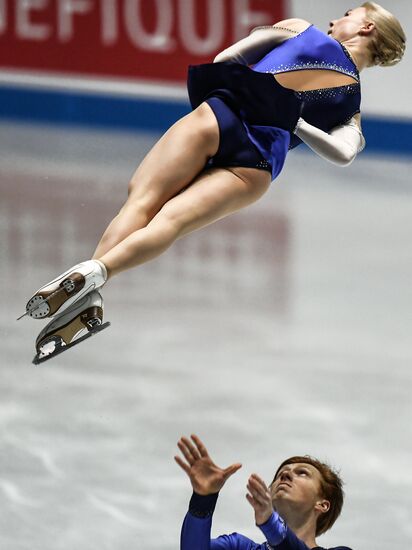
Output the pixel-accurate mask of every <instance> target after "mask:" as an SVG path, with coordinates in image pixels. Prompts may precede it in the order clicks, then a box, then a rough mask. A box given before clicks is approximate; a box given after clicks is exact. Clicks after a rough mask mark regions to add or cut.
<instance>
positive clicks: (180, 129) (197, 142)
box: [93, 103, 219, 258]
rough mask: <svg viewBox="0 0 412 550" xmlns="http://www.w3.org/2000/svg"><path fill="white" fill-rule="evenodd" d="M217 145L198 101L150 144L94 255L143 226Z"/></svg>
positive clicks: (207, 111) (210, 116) (210, 118)
mask: <svg viewBox="0 0 412 550" xmlns="http://www.w3.org/2000/svg"><path fill="white" fill-rule="evenodd" d="M218 146H219V127H218V124H217V120H216V117H215V115H214V113H213V111H212V109H211V108H210V107H209V105H207V103H202V105H200V106H199V107H198V108H197V109H195V110H194V111H193V112H192V113H190V114H188V115H186V116H185V117H183V118H182V119H180V120H179V121H178V122H176V123H175V124H174V125H173V126H172V127H171V128H170V129H169V130H168V131H167V132H166V133H165V134H164V136H163V137H162V138H161V139H160V140H159V141H158V142H157V143H156V144H155V145H154V147H153V148H152V149H151V151H149V153H148V154H147V155H146V157H145V158H144V159H143V161H142V163H141V164H140V166H139V167H138V168H137V170H136V172H135V173H134V175H133V177H132V179H131V181H130V183H129V197H128V199H127V201H126V203H125V205H124V206H123V207H122V209H121V210H120V212H119V214H118V215H117V216H116V217H115V218H114V220H113V221H112V222H111V223H110V225H109V226H108V228H107V229H106V231H105V232H104V234H103V236H102V238H101V240H100V242H99V244H98V246H97V249H96V251H95V253H94V256H93V257H94V258H99V257H100V256H102V255H103V254H105V253H106V252H108V251H109V250H110V249H111V248H113V247H114V246H115V245H117V244H118V243H119V242H121V241H122V240H123V239H125V238H126V237H127V236H128V235H130V234H131V233H133V232H134V231H136V230H137V229H140V228H142V227H145V226H146V225H147V224H148V223H149V221H150V220H151V219H152V218H153V216H155V215H156V214H157V212H158V211H159V210H160V208H161V207H162V206H163V205H164V204H165V203H166V202H167V201H168V200H169V199H170V198H171V197H173V196H174V195H176V194H177V193H179V192H180V191H181V190H182V189H184V188H185V187H186V186H187V185H188V184H189V183H190V182H191V181H192V180H193V178H195V177H196V176H197V174H199V172H201V171H202V170H203V168H204V166H205V164H206V162H207V160H208V159H209V158H210V157H211V156H213V155H214V154H215V153H216V151H217V149H218Z"/></svg>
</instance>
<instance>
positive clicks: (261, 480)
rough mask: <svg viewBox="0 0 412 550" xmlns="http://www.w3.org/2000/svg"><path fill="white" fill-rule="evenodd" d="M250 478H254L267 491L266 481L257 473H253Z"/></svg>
mask: <svg viewBox="0 0 412 550" xmlns="http://www.w3.org/2000/svg"><path fill="white" fill-rule="evenodd" d="M249 479H254V480H255V481H256V483H258V484H259V485H260V486H261V487H262V488H263V489H264V490H265V491H267V490H268V487H267V485H266V483H265V482H264V481H263V479H262V478H261V477H259V476H258V475H257V474H252V475H251V476H250V478H249Z"/></svg>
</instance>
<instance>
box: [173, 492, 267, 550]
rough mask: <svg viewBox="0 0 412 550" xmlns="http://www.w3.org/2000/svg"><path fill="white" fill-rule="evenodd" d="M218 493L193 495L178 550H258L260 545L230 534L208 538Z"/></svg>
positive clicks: (235, 534) (241, 536) (236, 534)
mask: <svg viewBox="0 0 412 550" xmlns="http://www.w3.org/2000/svg"><path fill="white" fill-rule="evenodd" d="M217 497H218V493H216V494H214V495H207V496H201V495H197V494H196V493H193V496H192V498H191V500H190V504H189V511H188V513H187V514H186V517H185V519H184V522H183V526H182V532H181V538H180V550H258V549H260V548H262V546H261V545H260V544H256V543H254V542H253V541H252V540H250V539H248V538H247V537H244V536H243V535H239V534H238V533H232V534H231V535H222V536H221V537H218V538H217V539H211V538H210V531H211V527H212V515H213V512H214V509H215V506H216V501H217Z"/></svg>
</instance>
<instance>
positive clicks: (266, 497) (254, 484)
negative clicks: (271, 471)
mask: <svg viewBox="0 0 412 550" xmlns="http://www.w3.org/2000/svg"><path fill="white" fill-rule="evenodd" d="M247 489H248V491H249V492H250V493H251V495H252V496H253V498H254V499H256V500H257V501H258V502H260V503H261V504H266V503H267V502H269V501H270V500H271V497H270V493H269V490H268V489H267V488H265V487H263V486H262V485H261V484H260V483H259V482H258V481H257V480H256V479H254V478H253V477H250V478H249V480H248V483H247Z"/></svg>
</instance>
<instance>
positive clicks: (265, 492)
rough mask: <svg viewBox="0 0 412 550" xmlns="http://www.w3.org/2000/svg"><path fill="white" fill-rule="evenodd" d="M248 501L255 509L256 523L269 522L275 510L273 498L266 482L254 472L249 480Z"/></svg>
mask: <svg viewBox="0 0 412 550" xmlns="http://www.w3.org/2000/svg"><path fill="white" fill-rule="evenodd" d="M247 490H248V491H249V492H248V494H247V495H246V498H247V501H248V502H249V504H250V505H251V506H252V507H253V509H254V511H255V523H256V525H263V524H264V523H266V522H267V520H268V519H269V518H270V516H271V515H272V512H273V506H272V498H271V496H270V492H269V489H268V488H267V486H266V483H265V482H264V481H263V479H261V478H260V477H259V476H258V475H257V474H252V475H251V476H250V478H249V480H248V482H247Z"/></svg>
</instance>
